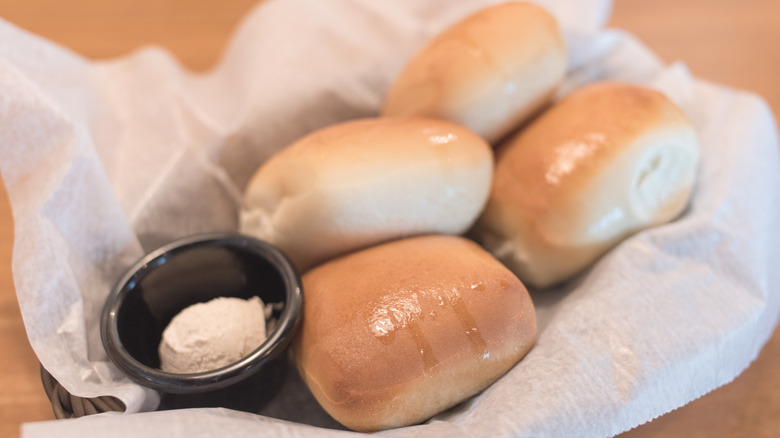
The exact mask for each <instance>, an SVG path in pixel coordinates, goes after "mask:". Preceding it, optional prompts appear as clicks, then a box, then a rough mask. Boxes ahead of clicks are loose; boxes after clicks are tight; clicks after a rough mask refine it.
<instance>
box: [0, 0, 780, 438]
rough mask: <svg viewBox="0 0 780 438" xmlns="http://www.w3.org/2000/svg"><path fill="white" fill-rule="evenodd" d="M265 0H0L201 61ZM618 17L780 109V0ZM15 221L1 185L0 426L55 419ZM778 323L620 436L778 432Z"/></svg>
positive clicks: (68, 32) (85, 41) (673, 6)
mask: <svg viewBox="0 0 780 438" xmlns="http://www.w3.org/2000/svg"><path fill="white" fill-rule="evenodd" d="M256 4H257V1H256V0H226V1H221V2H214V1H210V0H72V1H67V2H63V1H56V0H2V2H0V16H2V17H3V19H5V20H7V21H10V22H11V23H14V24H15V25H17V26H19V27H22V28H24V29H27V30H29V31H30V32H33V33H36V34H39V35H41V36H43V37H45V38H47V39H50V40H53V41H55V42H57V43H58V44H61V45H63V46H65V47H67V48H69V49H71V50H73V51H75V52H77V53H79V54H81V55H83V56H85V57H87V58H91V59H105V58H111V57H116V56H121V55H124V54H127V53H129V52H132V51H133V50H136V49H138V48H139V47H141V46H144V45H147V44H157V45H160V46H163V47H164V48H167V49H168V50H170V51H171V52H172V53H173V54H174V55H175V56H176V57H177V58H178V59H179V60H180V62H181V63H182V64H183V65H184V66H186V67H187V68H190V69H192V70H195V71H203V70H207V69H208V68H209V67H211V66H212V65H214V63H215V62H216V61H217V59H218V58H219V56H220V53H222V51H223V50H224V47H225V44H226V43H227V41H229V38H230V36H231V34H232V32H233V31H234V30H235V27H236V26H237V25H238V23H239V22H240V19H241V17H242V16H244V15H245V14H246V13H247V12H248V11H249V10H250V9H251V8H252V7H253V6H255V5H256ZM609 25H610V26H611V27H618V28H622V29H626V30H628V31H630V32H632V33H634V34H635V35H637V36H638V37H639V38H640V39H641V40H642V41H644V42H645V43H646V44H647V45H648V46H649V47H651V48H652V49H653V50H654V51H655V52H656V53H657V54H659V56H661V58H663V59H664V60H665V61H668V62H672V61H677V60H682V61H684V62H685V63H686V64H687V65H688V66H689V68H690V69H691V71H692V72H693V73H694V74H695V75H696V76H698V77H700V78H703V79H706V80H709V81H712V82H717V83H721V84H724V85H728V86H731V87H736V88H741V89H746V90H750V91H752V92H755V93H757V94H759V95H761V96H763V97H764V98H765V99H766V100H767V101H768V102H769V104H770V105H771V107H772V108H773V110H774V111H775V117H776V119H778V120H780V118H778V114H780V2H779V1H777V0H743V1H739V2H738V1H734V0H616V2H615V6H614V11H613V18H612V20H611V21H610V24H609ZM12 247H13V221H12V216H11V211H10V207H9V205H8V198H7V194H6V192H5V188H4V186H2V185H0V351H2V352H3V353H2V354H0V436H2V437H14V436H18V435H19V427H20V425H21V424H22V423H25V422H31V421H40V420H48V419H53V418H54V416H53V414H52V413H51V408H50V406H49V403H48V400H47V399H46V396H45V394H44V392H43V388H42V387H41V383H40V378H39V376H38V362H37V359H36V357H35V355H34V353H33V351H32V349H31V348H30V346H29V343H28V340H27V337H26V334H25V331H24V326H23V323H22V319H21V315H20V312H19V308H18V304H17V302H16V295H15V291H14V287H13V281H12V277H11V252H12ZM778 366H780V331H776V332H775V335H774V337H773V338H772V339H771V340H770V342H769V344H767V346H766V347H765V348H764V350H763V351H762V353H761V355H760V357H759V358H758V360H756V362H755V363H754V364H753V365H752V366H751V367H750V368H749V369H748V370H747V371H746V372H745V373H744V374H743V375H741V376H740V377H738V378H737V379H736V380H735V381H734V382H732V383H730V384H728V385H726V386H724V387H723V388H721V389H718V390H716V391H714V392H712V393H710V394H708V395H706V396H704V397H702V398H701V399H699V400H696V401H694V402H693V403H690V404H689V405H686V406H684V407H682V408H680V409H678V410H676V411H674V412H672V413H669V414H667V415H665V416H663V417H661V418H659V419H656V420H655V421H653V422H651V423H648V424H645V425H643V426H641V427H639V428H637V429H635V430H633V431H630V432H628V433H626V434H624V435H621V436H622V437H626V438H640V437H642V438H649V437H716V438H719V437H722V438H725V437H742V436H750V437H775V436H780V373H779V372H778V371H777V369H778Z"/></svg>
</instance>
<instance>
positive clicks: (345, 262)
mask: <svg viewBox="0 0 780 438" xmlns="http://www.w3.org/2000/svg"><path fill="white" fill-rule="evenodd" d="M303 289H304V290H305V291H306V292H305V293H306V300H304V309H303V322H302V326H301V330H300V332H299V334H298V336H297V338H296V341H295V344H294V351H295V357H296V362H297V365H298V369H299V371H300V374H301V376H302V377H303V380H304V381H305V382H306V383H307V384H308V386H309V388H310V389H311V392H312V393H313V394H314V397H315V398H316V399H317V400H318V401H319V403H320V404H321V405H322V407H323V408H324V409H325V410H326V411H327V412H328V413H329V414H330V415H331V416H332V417H333V418H334V419H336V420H337V421H339V422H341V423H342V424H344V425H345V426H347V427H349V428H351V429H354V430H359V431H375V430H380V429H386V428H392V427H400V426H405V425H410V424H416V423H419V422H421V421H424V420H426V419H428V418H430V417H431V416H433V415H435V414H437V413H439V412H441V411H443V410H445V409H447V408H449V407H451V406H454V405H455V404H457V403H459V402H460V401H462V400H464V399H466V398H468V397H470V396H472V395H474V394H476V393H478V392H479V391H481V390H483V389H484V388H486V387H487V386H488V385H490V384H491V383H493V382H494V381H496V380H497V379H498V378H499V377H501V376H502V375H503V374H504V373H506V372H507V371H508V370H509V369H510V368H512V366H514V365H515V363H517V361H519V360H520V359H521V358H522V357H523V356H524V355H525V354H526V353H527V352H528V351H529V350H530V349H531V346H532V345H533V343H534V341H535V339H536V317H535V313H534V308H533V304H532V302H531V299H530V297H529V295H528V292H527V291H526V289H525V287H524V286H523V285H522V283H520V281H519V280H518V279H517V277H515V276H514V275H513V274H512V273H511V272H510V271H509V270H508V269H506V268H505V267H504V266H503V265H501V264H500V263H499V262H498V261H497V260H495V259H494V258H493V257H492V256H491V255H490V254H488V253H487V252H486V251H485V250H483V249H482V248H481V247H479V246H478V245H477V244H475V243H473V242H472V241H470V240H467V239H465V238H462V237H457V236H442V235H437V236H422V237H414V238H409V239H403V240H397V241H394V242H390V243H386V244H383V245H379V246H376V247H372V248H369V249H366V250H363V251H360V252H356V253H352V254H350V255H347V256H344V257H341V258H338V259H335V260H332V261H330V262H328V263H325V264H323V265H321V266H318V267H316V268H314V269H313V270H311V271H309V272H308V273H307V274H305V275H304V276H303Z"/></svg>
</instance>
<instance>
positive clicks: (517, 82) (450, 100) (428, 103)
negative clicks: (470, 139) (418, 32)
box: [382, 2, 567, 143]
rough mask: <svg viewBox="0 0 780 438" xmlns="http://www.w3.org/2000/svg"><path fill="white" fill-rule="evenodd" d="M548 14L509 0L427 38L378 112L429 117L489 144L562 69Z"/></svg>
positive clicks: (549, 89)
mask: <svg viewBox="0 0 780 438" xmlns="http://www.w3.org/2000/svg"><path fill="white" fill-rule="evenodd" d="M566 62H567V61H566V48H565V45H564V41H563V37H562V36H561V32H560V30H559V28H558V24H557V22H556V21H555V18H554V17H553V16H552V15H550V14H549V13H548V12H547V11H545V10H544V9H542V8H541V7H540V6H537V5H535V4H533V3H527V2H512V3H506V4H502V5H498V6H493V7H490V8H487V9H484V10H481V11H479V12H477V13H476V14H474V15H472V16H469V17H468V18H466V19H465V20H463V21H461V22H459V23H457V24H455V25H454V26H452V27H451V28H449V29H447V30H446V31H445V32H443V33H442V34H441V35H439V36H438V37H436V38H435V39H433V40H432V41H431V42H430V43H428V45H426V46H425V47H424V48H423V49H422V50H421V51H420V52H419V53H417V54H416V55H415V56H414V57H413V58H412V59H411V61H409V63H408V64H407V65H406V67H405V69H404V70H403V71H402V73H401V74H400V76H399V77H398V79H397V80H396V82H395V83H394V84H393V85H392V87H391V88H390V91H389V92H388V94H387V99H386V102H385V105H384V108H383V110H382V114H383V115H385V116H426V117H436V118H442V119H445V120H450V121H452V122H455V123H458V124H460V125H463V126H466V127H467V128H469V129H471V130H472V131H474V132H476V133H477V134H479V135H481V136H482V137H483V138H485V139H486V140H488V141H489V142H491V143H494V142H496V141H497V140H499V139H500V138H502V137H504V136H505V135H507V134H508V133H509V132H510V131H512V130H513V129H515V128H516V127H517V126H518V125H519V124H520V123H521V122H522V121H523V120H525V119H526V118H527V117H528V116H529V115H531V114H533V113H534V112H536V111H537V110H539V109H540V108H541V107H542V105H544V104H545V102H547V100H548V99H549V97H550V96H551V95H552V93H553V92H554V91H555V90H556V88H557V87H558V85H559V83H560V82H561V81H562V80H563V77H564V75H565V73H566Z"/></svg>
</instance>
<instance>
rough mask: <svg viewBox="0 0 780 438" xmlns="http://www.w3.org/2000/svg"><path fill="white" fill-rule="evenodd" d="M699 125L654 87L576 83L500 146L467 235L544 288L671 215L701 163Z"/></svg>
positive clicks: (686, 196)
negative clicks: (487, 193)
mask: <svg viewBox="0 0 780 438" xmlns="http://www.w3.org/2000/svg"><path fill="white" fill-rule="evenodd" d="M698 148H699V146H698V140H697V136H696V131H695V129H694V127H693V125H692V124H691V123H690V121H689V120H688V118H687V117H686V116H685V114H684V113H683V112H682V111H681V110H680V109H679V108H678V107H677V106H676V105H675V104H674V103H673V102H672V101H670V100H669V99H668V98H667V97H666V96H664V95H663V94H662V93H660V92H659V91H656V90H653V89H650V88H647V87H642V86H638V85H633V84H624V83H616V82H604V83H596V84H592V85H588V86H585V87H583V88H581V89H579V90H576V91H574V92H573V93H572V94H571V95H569V96H568V97H566V98H564V99H563V100H562V101H561V102H559V103H558V104H556V105H555V106H553V107H552V108H550V109H549V110H548V111H547V112H545V113H544V114H542V115H541V116H540V117H539V118H538V119H537V120H535V121H534V122H533V123H532V124H531V125H529V126H528V127H527V128H526V129H525V130H524V131H522V132H521V133H520V134H519V135H517V136H516V137H515V138H513V139H511V140H510V141H508V142H507V144H505V145H504V146H502V148H501V149H500V150H499V151H498V152H497V156H498V158H497V160H496V171H495V177H494V180H493V186H492V189H491V194H490V200H489V201H488V205H487V207H486V209H485V211H484V213H483V214H482V216H481V217H480V219H479V221H478V224H477V226H476V227H475V230H474V232H473V233H472V234H473V236H474V237H475V238H476V239H477V240H479V241H480V242H481V243H482V244H483V245H484V246H485V247H486V248H488V249H489V250H490V251H491V252H492V253H493V254H494V255H495V256H496V257H498V258H499V259H500V260H502V261H503V262H504V263H505V264H506V265H507V266H509V267H510V268H511V269H512V270H513V271H514V272H515V273H516V274H517V275H518V276H519V277H520V278H521V279H522V280H523V281H524V282H525V283H526V284H529V285H533V286H538V287H546V286H550V285H553V284H556V283H559V282H562V281H565V280H566V279H568V278H570V277H571V276H572V275H574V274H576V273H577V272H579V271H581V270H582V269H584V268H585V267H587V266H589V265H590V264H592V263H593V262H594V261H595V260H596V259H598V258H599V257H600V256H601V255H602V254H604V253H605V252H606V251H607V250H609V249H610V248H612V247H613V246H615V245H616V244H617V243H618V242H620V241H621V240H623V239H625V238H626V237H628V236H629V235H631V234H632V233H635V232H637V231H639V230H641V229H644V228H647V227H651V226H654V225H659V224H662V223H665V222H668V221H670V220H672V219H674V218H675V217H677V216H678V215H679V214H680V213H681V212H682V211H683V209H684V208H685V206H686V205H687V203H688V199H689V198H690V195H691V191H692V189H693V184H694V181H695V174H696V168H697V166H698V157H699V149H698Z"/></svg>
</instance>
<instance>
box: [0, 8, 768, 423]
mask: <svg viewBox="0 0 780 438" xmlns="http://www.w3.org/2000/svg"><path fill="white" fill-rule="evenodd" d="M491 3H495V2H494V1H482V0H473V1H468V2H466V1H463V2H457V4H456V2H445V1H444V0H426V1H414V0H404V1H394V2H373V1H370V0H331V1H328V2H321V1H316V0H267V1H264V2H263V3H262V4H261V5H260V6H259V7H258V8H257V9H256V10H255V11H254V12H253V13H252V14H251V15H250V16H249V17H248V18H247V19H246V20H245V22H244V23H243V24H242V26H241V27H240V29H239V30H238V32H237V34H236V35H235V37H234V39H233V42H232V44H231V45H230V47H229V48H228V50H227V52H226V53H225V56H224V58H223V59H222V60H221V62H220V64H219V65H218V67H217V68H216V69H215V70H214V71H212V72H210V73H208V74H205V75H193V74H190V73H188V72H186V71H184V70H182V69H181V68H180V67H179V66H178V65H177V64H176V63H175V62H174V61H173V60H172V58H171V57H170V56H169V55H168V54H167V53H165V52H164V51H161V50H159V49H155V48H149V49H145V50H142V51H140V52H137V53H135V54H133V55H131V56H128V57H125V58H121V59H117V60H115V61H110V62H89V61H87V60H84V59H83V58H80V57H78V56H76V55H74V54H73V53H70V52H68V51H66V50H64V49H62V48H60V47H57V46H55V45H53V44H51V43H49V42H47V41H44V40H42V39H39V38H37V37H35V36H33V35H30V34H28V33H25V32H24V31H22V30H20V29H17V28H15V27H14V26H12V25H11V24H8V23H5V22H0V126H2V129H0V170H1V171H2V175H3V179H4V181H5V184H6V187H7V190H8V195H9V198H10V201H11V204H12V208H13V214H14V221H15V230H16V238H15V242H14V257H13V272H14V279H15V284H16V290H17V294H18V297H19V303H20V306H21V309H22V314H23V317H24V321H25V326H26V328H27V332H28V335H29V338H30V342H31V344H32V346H33V348H34V350H35V352H36V354H37V356H38V358H39V359H40V361H41V363H42V365H43V366H44V367H45V368H46V369H47V370H48V371H50V372H51V373H52V374H53V375H54V376H55V377H56V378H57V379H58V380H59V381H60V382H61V383H62V384H63V385H64V386H65V387H66V388H68V390H69V391H71V392H72V393H74V394H76V395H79V396H85V397H92V396H98V395H114V396H117V397H119V398H121V399H122V400H123V401H124V402H125V403H126V405H127V407H128V412H131V413H133V412H140V411H148V410H152V409H154V408H155V406H156V405H157V403H158V397H157V394H156V393H154V392H151V391H148V390H145V389H142V388H140V387H138V386H137V385H135V384H132V383H130V382H129V381H128V380H127V379H126V378H124V376H122V375H121V374H120V373H119V372H118V371H117V370H116V369H115V368H114V367H113V366H112V365H111V364H110V363H109V362H108V361H107V358H106V356H105V353H104V351H103V349H102V346H101V343H100V339H99V331H98V321H99V314H100V310H101V308H102V305H103V301H104V299H105V297H106V295H107V293H108V291H109V289H110V288H111V286H112V285H113V283H114V282H115V281H116V280H117V278H118V277H119V276H120V275H121V273H122V272H123V271H124V270H125V269H126V268H127V267H128V266H129V265H130V264H132V263H133V262H134V261H135V260H136V259H138V258H140V257H141V256H142V255H143V254H144V253H145V252H146V251H149V250H151V249H153V248H154V247H156V246H157V245H159V244H161V243H164V242H167V241H170V240H172V239H174V238H177V237H182V236H184V235H189V234H192V233H197V232H205V231H218V230H235V229H236V226H237V209H238V203H239V202H240V193H241V190H242V189H243V187H244V185H245V184H246V182H247V180H248V178H249V177H250V176H251V174H252V172H254V170H255V169H256V168H257V167H258V166H259V165H260V164H261V163H262V162H263V161H264V160H265V159H266V158H267V157H268V156H270V155H271V154H272V153H273V152H274V151H276V150H278V149H280V148H282V147H283V146H284V145H286V144H288V143H289V142H290V141H292V140H294V139H296V138H298V137H300V136H301V135H303V134H305V133H307V132H310V131H311V130H314V129H316V128H320V127H323V126H326V125H329V124H332V123H335V122H338V121H341V120H346V119H351V118H357V117H365V116H372V115H375V114H376V113H377V111H378V108H379V107H380V105H381V102H382V99H383V96H384V92H385V91H386V89H387V87H388V85H389V83H390V82H391V81H392V80H393V79H394V78H395V76H396V75H397V73H398V72H399V70H400V69H401V68H402V66H403V65H404V63H405V62H406V60H407V59H408V58H409V56H410V55H411V54H412V53H414V51H415V50H417V49H418V48H419V47H420V46H421V45H422V44H423V43H424V42H425V41H427V40H428V39H429V38H430V37H431V36H432V35H434V34H435V33H436V32H438V31H440V30H442V29H443V28H444V27H446V26H447V25H449V24H451V23H452V22H454V21H455V20H457V19H459V18H461V17H463V16H465V15H466V14H468V13H470V12H472V11H473V10H476V9H478V8H480V7H483V6H486V5H487V4H491ZM540 3H541V4H542V5H544V6H546V7H548V8H549V9H550V10H551V11H552V12H553V13H554V14H555V15H556V16H557V17H558V19H559V21H560V23H561V25H562V27H563V29H564V31H565V33H566V37H567V44H568V47H569V52H570V62H571V69H570V74H569V78H568V80H567V82H566V83H565V84H564V87H563V88H562V89H561V93H560V94H561V95H563V94H565V93H567V92H569V91H570V90H571V89H573V88H575V87H577V86H580V85H582V84H583V83H586V82H590V81H594V80H602V79H614V80H622V81H629V82H635V83H640V84H645V85H649V86H652V87H656V88H658V89H660V90H662V91H664V92H665V93H666V94H667V95H668V96H669V97H670V98H672V99H673V100H674V101H675V102H676V103H678V104H679V105H680V106H681V107H682V108H683V109H684V110H685V112H686V113H687V114H688V115H689V116H690V117H691V119H692V120H693V122H694V124H695V125H696V127H697V129H698V131H699V134H700V136H701V144H702V154H701V155H702V162H701V168H700V173H699V178H698V184H697V187H696V190H695V194H694V198H693V202H692V204H691V206H690V208H689V209H688V211H687V212H686V213H685V215H684V216H683V217H682V218H681V219H680V220H678V221H676V222H674V223H671V224H669V225H665V226H662V227H658V228H655V229H652V230H648V231H645V232H643V233H640V234H638V235H636V236H634V237H632V238H630V239H628V240H627V241H625V242H623V243H622V244H621V245H619V246H618V247H617V248H616V249H615V250H613V251H611V252H610V253H609V254H608V255H607V256H606V257H604V258H603V259H602V260H601V261H600V262H599V263H598V264H597V265H596V266H595V267H594V268H593V269H592V270H591V271H589V272H588V273H586V274H585V275H583V276H581V277H580V278H578V279H576V280H575V281H573V282H572V284H570V285H569V286H567V287H566V288H565V289H562V290H559V291H552V292H548V293H544V294H541V293H539V294H534V300H535V304H536V306H537V309H538V315H539V327H540V336H539V341H538V344H537V345H536V347H535V348H534V349H533V350H532V351H531V353H530V354H529V355H528V356H527V357H526V358H525V359H524V360H523V361H522V362H521V363H520V364H518V366H516V367H515V368H514V369H512V370H511V371H510V372H509V373H508V374H507V375H506V376H505V377H504V378H502V379H501V380H500V381H499V382H497V383H496V384H494V385H493V386H491V387H490V388H488V389H487V390H486V391H484V392H483V393H482V394H481V395H480V396H478V397H476V398H474V399H472V400H469V401H467V402H465V403H463V404H461V405H460V406H458V407H456V408H454V409H452V410H450V411H449V412H446V413H443V414H441V415H439V416H437V417H436V418H434V419H433V420H431V421H430V422H429V423H428V424H425V425H420V426H414V427H410V428H405V429H400V430H393V431H387V432H384V433H383V434H386V435H393V436H395V435H404V436H407V435H412V436H442V435H447V436H609V435H614V434H617V433H620V432H621V431H624V430H627V429H629V428H632V427H634V426H636V425H638V424H641V423H643V422H645V421H648V420H650V419H652V418H654V417H656V416H658V415H661V414H663V413H665V412H668V411H670V410H672V409H674V408H676V407H679V406H681V405H683V404H685V403H687V402H689V401H691V400H693V399H695V398H697V397H699V396H701V395H702V394H705V393H706V392H708V391H710V390H712V389H714V388H716V387H718V386H721V385H723V384H725V383H727V382H729V381H731V380H732V379H733V378H734V377H735V376H737V375H738V374H739V373H740V372H741V371H742V370H744V369H745V368H746V367H747V366H748V365H749V364H750V362H751V361H752V360H753V359H754V358H755V357H756V355H757V354H758V352H759V351H760V349H761V347H762V346H763V344H764V343H765V342H766V340H767V339H768V337H769V336H770V334H771V333H772V330H773V327H774V325H775V323H776V321H777V317H778V309H779V308H780V275H779V274H780V271H779V270H777V269H776V268H775V266H776V260H778V259H780V233H779V232H778V227H777V225H778V224H780V160H779V159H778V140H777V131H776V126H775V124H774V120H773V118H772V114H771V112H770V110H769V109H768V107H767V105H766V104H765V103H764V102H763V101H761V100H760V99H759V98H757V97H755V96H752V95H750V94H747V93H742V92H737V91H734V90H729V89H726V88H723V87H719V86H715V85H712V84H708V83H705V82H702V81H699V80H696V79H694V78H692V77H691V75H690V74H689V73H688V72H687V71H686V69H685V67H684V66H682V65H672V66H669V67H665V66H663V65H662V64H661V63H660V62H659V60H658V59H656V58H655V57H654V56H653V55H652V54H651V53H650V52H649V51H648V50H647V49H646V48H644V47H643V46H642V45H641V44H640V43H639V42H637V41H636V40H635V39H633V38H632V37H631V36H630V35H627V34H624V33H620V32H615V31H606V30H601V27H602V26H603V25H604V23H605V21H606V18H607V17H608V14H609V8H610V3H609V2H608V1H606V0H589V1H575V0H549V1H540ZM23 431H24V436H27V437H38V436H52V435H54V434H56V435H57V436H62V437H69V436H73V437H80V438H82V437H87V436H106V435H110V436H145V435H150V434H152V435H165V436H187V437H199V436H211V435H214V434H216V433H218V434H219V435H220V436H245V435H246V436H248V435H250V434H251V435H252V436H301V435H306V436H308V435H315V434H321V435H323V436H325V435H341V434H346V433H349V432H343V431H335V430H329V429H321V428H314V427H312V426H307V425H300V424H295V423H291V422H284V421H279V420H275V419H269V418H266V417H262V416H259V415H253V414H247V413H240V412H235V411H230V410H224V409H203V410H184V411H169V412H146V413H135V414H125V415H122V414H101V415H98V416H91V417H85V418H82V419H78V420H62V421H53V422H42V423H34V424H28V425H26V426H25V428H24V430H23Z"/></svg>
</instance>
